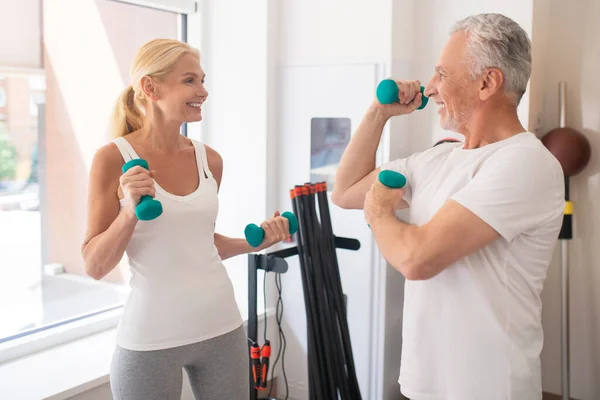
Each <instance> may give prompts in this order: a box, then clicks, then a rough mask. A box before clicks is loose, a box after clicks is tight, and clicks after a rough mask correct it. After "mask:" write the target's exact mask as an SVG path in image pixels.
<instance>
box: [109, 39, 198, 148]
mask: <svg viewBox="0 0 600 400" xmlns="http://www.w3.org/2000/svg"><path fill="white" fill-rule="evenodd" d="M186 54H191V55H193V56H195V57H197V58H200V53H199V51H198V50H197V49H195V48H193V47H191V46H189V45H188V44H186V43H183V42H180V41H178V40H172V39H155V40H151V41H150V42H148V43H146V44H144V45H143V46H142V47H141V48H140V49H139V50H138V52H137V54H136V56H135V58H134V60H133V64H132V66H131V69H130V70H129V77H130V79H131V84H130V85H129V86H128V87H127V88H125V90H123V92H122V93H121V95H120V96H119V98H118V99H117V104H116V105H115V108H114V111H113V115H112V119H111V128H110V131H111V134H112V135H113V137H120V136H125V135H127V134H128V133H131V132H134V131H137V130H138V129H140V128H142V126H143V124H144V115H145V106H146V101H147V100H146V99H145V98H144V97H143V92H142V87H141V81H142V78H143V77H144V76H149V77H153V78H160V77H161V76H163V75H165V74H167V73H169V72H170V71H171V70H172V69H173V66H174V65H175V63H176V62H177V61H178V60H179V59H180V58H181V57H182V56H184V55H186Z"/></svg>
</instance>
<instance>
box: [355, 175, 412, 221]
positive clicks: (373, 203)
mask: <svg viewBox="0 0 600 400" xmlns="http://www.w3.org/2000/svg"><path fill="white" fill-rule="evenodd" d="M402 196H404V188H401V189H390V188H388V187H387V186H385V185H383V184H382V183H381V182H379V179H375V181H374V182H373V185H372V186H371V189H370V190H369V191H368V192H367V194H366V196H365V204H364V207H363V209H364V212H365V220H366V221H367V223H368V224H369V225H370V224H371V223H373V221H374V220H375V219H377V218H381V217H387V216H394V217H395V216H396V210H399V209H401V208H404V207H401V205H402V204H403V200H402ZM404 205H405V204H404Z"/></svg>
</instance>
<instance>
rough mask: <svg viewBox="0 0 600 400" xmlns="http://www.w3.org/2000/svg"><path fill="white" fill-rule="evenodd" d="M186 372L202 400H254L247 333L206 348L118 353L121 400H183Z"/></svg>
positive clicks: (115, 379)
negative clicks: (182, 388) (249, 391)
mask: <svg viewBox="0 0 600 400" xmlns="http://www.w3.org/2000/svg"><path fill="white" fill-rule="evenodd" d="M182 368H183V369H185V371H186V372H187V374H188V377H189V380H190V386H191V388H192V392H193V393H194V398H196V400H213V399H214V400H216V399H235V400H245V399H248V397H249V396H248V388H249V383H250V381H249V367H248V341H247V339H246V332H245V330H244V328H243V327H239V328H238V329H236V330H234V331H232V332H229V333H227V334H225V335H222V336H218V337H216V338H213V339H209V340H206V341H203V342H198V343H193V344H189V345H186V346H180V347H174V348H170V349H164V350H152V351H132V350H127V349H123V348H121V347H118V346H117V348H116V349H115V352H114V355H113V359H112V365H111V370H110V385H111V390H112V393H113V397H114V399H115V400H138V399H139V400H155V399H156V400H180V399H181V385H182V381H183V374H182Z"/></svg>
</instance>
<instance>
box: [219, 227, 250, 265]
mask: <svg viewBox="0 0 600 400" xmlns="http://www.w3.org/2000/svg"><path fill="white" fill-rule="evenodd" d="M215 246H216V247H217V250H218V252H219V256H220V257H221V259H222V260H226V259H228V258H231V257H235V256H239V255H240V254H247V253H252V252H254V251H257V250H256V249H255V248H254V247H252V246H250V245H249V244H248V242H247V241H246V239H237V238H230V237H227V236H223V235H221V234H218V233H215Z"/></svg>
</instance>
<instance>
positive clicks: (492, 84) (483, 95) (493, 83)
mask: <svg viewBox="0 0 600 400" xmlns="http://www.w3.org/2000/svg"><path fill="white" fill-rule="evenodd" d="M503 84H504V74H503V73H502V71H501V70H500V69H499V68H488V69H486V70H485V71H484V72H483V74H482V79H481V86H480V88H479V98H480V99H481V100H483V101H485V100H487V99H489V98H490V97H492V96H494V95H495V94H496V93H498V91H500V90H502V85H503Z"/></svg>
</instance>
